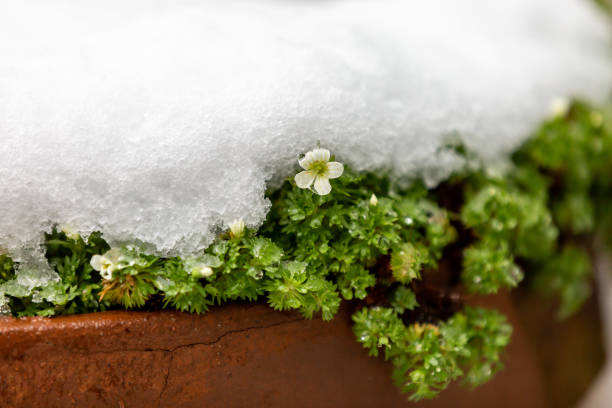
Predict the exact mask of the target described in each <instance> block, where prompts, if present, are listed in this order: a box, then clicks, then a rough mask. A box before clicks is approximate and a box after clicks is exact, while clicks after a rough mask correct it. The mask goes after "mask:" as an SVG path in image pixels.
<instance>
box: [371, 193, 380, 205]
mask: <svg viewBox="0 0 612 408" xmlns="http://www.w3.org/2000/svg"><path fill="white" fill-rule="evenodd" d="M377 204H378V198H377V197H376V194H372V197H370V205H371V206H373V207H376V205H377Z"/></svg>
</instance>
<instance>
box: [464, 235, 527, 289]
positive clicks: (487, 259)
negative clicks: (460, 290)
mask: <svg viewBox="0 0 612 408" xmlns="http://www.w3.org/2000/svg"><path fill="white" fill-rule="evenodd" d="M461 278H462V280H463V283H464V284H465V286H466V287H467V289H468V290H469V291H470V292H472V293H481V294H491V293H497V291H498V290H499V289H500V288H513V287H516V286H517V285H518V284H519V282H520V281H521V280H522V279H523V272H522V271H521V270H520V268H519V267H518V266H517V265H515V264H514V259H513V256H512V254H511V253H510V250H509V248H508V245H507V244H506V243H505V242H504V241H499V242H497V241H480V242H478V243H477V244H475V245H472V246H470V247H468V248H466V249H465V251H464V252H463V273H462V275H461Z"/></svg>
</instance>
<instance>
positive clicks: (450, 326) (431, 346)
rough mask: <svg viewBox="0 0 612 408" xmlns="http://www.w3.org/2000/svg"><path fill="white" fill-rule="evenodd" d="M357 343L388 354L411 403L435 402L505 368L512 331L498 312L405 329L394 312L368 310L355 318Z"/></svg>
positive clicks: (473, 311) (472, 311) (469, 312)
mask: <svg viewBox="0 0 612 408" xmlns="http://www.w3.org/2000/svg"><path fill="white" fill-rule="evenodd" d="M353 320H354V322H355V325H354V327H353V330H354V333H355V336H356V337H357V341H359V342H360V343H362V345H363V346H364V347H365V348H366V349H368V351H369V353H370V355H373V356H376V355H378V353H379V352H380V350H384V353H385V358H386V359H387V360H391V361H392V363H393V366H394V371H393V378H394V380H395V382H396V384H397V385H398V387H400V389H401V390H402V391H403V392H409V393H411V394H412V395H411V396H410V399H411V400H415V401H416V400H420V399H423V398H433V397H435V396H436V395H437V394H438V393H439V392H440V391H441V390H443V389H445V388H446V387H447V386H448V384H449V383H450V382H451V381H453V380H455V379H457V378H459V377H460V376H464V382H465V383H466V384H468V385H470V386H476V385H479V384H482V383H483V382H485V381H487V380H489V379H490V378H491V377H492V376H493V375H494V374H495V373H496V372H497V371H499V370H500V369H501V368H502V366H503V365H502V363H501V353H502V351H503V350H504V348H505V347H506V345H507V344H508V343H509V341H510V335H511V332H512V329H511V327H510V325H509V324H508V322H507V321H506V319H505V318H504V317H503V316H502V315H500V314H498V313H497V312H494V311H490V310H486V309H480V308H471V307H466V308H465V310H464V311H463V312H461V313H457V314H456V315H454V316H453V317H452V318H451V319H450V320H448V321H447V322H440V323H439V325H437V326H436V325H432V324H425V325H423V324H418V323H415V324H411V325H409V326H406V325H404V323H403V322H402V320H401V318H400V317H399V315H398V313H397V312H396V311H395V310H394V309H390V308H383V307H374V308H363V309H361V310H360V311H358V312H357V313H355V314H354V315H353Z"/></svg>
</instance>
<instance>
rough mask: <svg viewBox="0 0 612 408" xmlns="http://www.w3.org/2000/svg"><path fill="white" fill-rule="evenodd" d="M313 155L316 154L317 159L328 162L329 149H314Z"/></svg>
mask: <svg viewBox="0 0 612 408" xmlns="http://www.w3.org/2000/svg"><path fill="white" fill-rule="evenodd" d="M312 155H313V156H314V158H315V160H316V161H322V162H326V163H327V162H328V161H329V156H330V153H329V150H327V149H314V150H313V151H312Z"/></svg>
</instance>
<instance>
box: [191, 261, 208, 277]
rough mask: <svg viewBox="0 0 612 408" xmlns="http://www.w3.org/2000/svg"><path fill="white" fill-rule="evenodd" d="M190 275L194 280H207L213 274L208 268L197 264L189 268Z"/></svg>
mask: <svg viewBox="0 0 612 408" xmlns="http://www.w3.org/2000/svg"><path fill="white" fill-rule="evenodd" d="M191 274H192V275H193V276H195V277H196V278H207V277H209V276H210V275H212V274H213V270H212V268H211V267H210V266H207V265H204V264H203V263H198V264H195V265H193V267H192V268H191Z"/></svg>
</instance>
